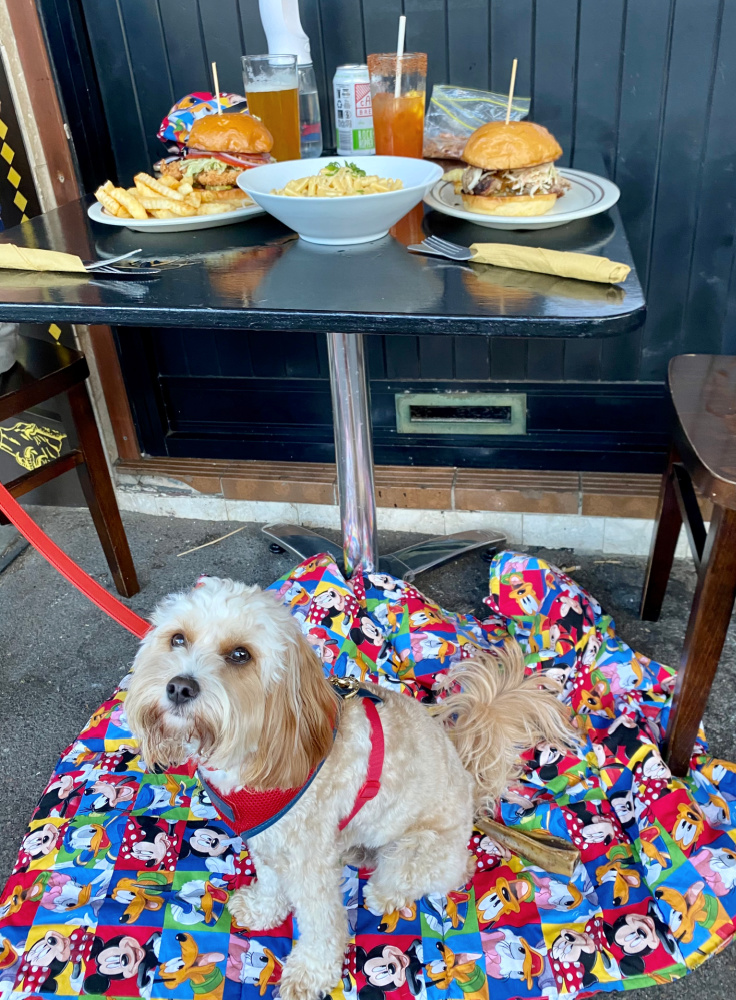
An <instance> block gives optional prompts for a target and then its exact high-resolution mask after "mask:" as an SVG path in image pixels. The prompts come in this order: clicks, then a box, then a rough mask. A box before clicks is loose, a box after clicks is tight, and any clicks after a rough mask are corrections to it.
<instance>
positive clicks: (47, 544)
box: [0, 483, 151, 639]
mask: <svg viewBox="0 0 736 1000" xmlns="http://www.w3.org/2000/svg"><path fill="white" fill-rule="evenodd" d="M0 510H1V511H2V512H3V514H5V516H6V517H7V519H8V520H9V521H11V522H12V523H13V524H14V525H15V526H16V528H17V529H18V531H19V532H20V533H21V535H23V537H24V538H26V539H27V540H28V541H29V542H30V543H31V545H32V546H33V547H34V549H36V551H37V552H40V553H41V555H42V556H43V557H44V559H46V560H47V561H48V562H50V563H51V565H52V566H53V567H54V569H56V570H58V571H59V572H60V573H61V575H62V576H63V577H66V579H67V580H68V581H69V583H71V584H72V585H73V586H75V587H76V588H77V590H79V591H81V593H83V594H84V596H85V597H88V598H89V599H90V601H92V603H93V604H96V605H97V607H98V608H100V609H101V610H102V611H104V612H105V614H107V615H109V616H110V617H111V618H114V619H115V621H116V622H117V623H118V625H122V626H123V628H127V630H128V631H129V632H132V633H133V635H134V636H136V637H137V638H138V639H142V638H143V636H144V635H145V634H146V633H147V632H148V631H149V630H150V628H151V626H150V624H149V623H148V622H147V621H146V620H145V618H141V617H140V615H137V614H136V613H135V611H132V610H131V609H130V608H128V607H126V606H125V605H124V604H123V603H122V601H119V600H118V599H117V597H113V595H112V594H111V593H109V592H108V591H107V590H105V588H104V587H101V586H100V584H99V583H97V581H96V580H93V579H92V577H91V576H89V575H88V574H87V573H85V572H84V570H83V569H82V568H81V567H80V566H77V564H76V563H75V562H74V560H73V559H71V558H70V557H69V556H68V555H67V554H66V553H65V552H62V550H61V549H60V548H59V546H58V545H57V544H56V543H55V542H52V541H51V539H50V538H49V536H48V535H47V534H46V532H45V531H42V530H41V529H40V528H39V526H38V525H37V524H36V522H35V521H34V520H33V519H32V518H31V517H29V515H28V514H27V513H26V512H25V511H24V510H23V508H22V507H21V505H20V504H19V503H18V501H17V500H15V499H13V497H12V496H11V495H10V493H9V492H8V491H7V490H6V489H5V487H4V486H3V484H2V483H0Z"/></svg>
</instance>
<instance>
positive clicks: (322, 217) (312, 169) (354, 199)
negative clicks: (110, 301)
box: [238, 156, 442, 246]
mask: <svg viewBox="0 0 736 1000" xmlns="http://www.w3.org/2000/svg"><path fill="white" fill-rule="evenodd" d="M336 160H337V161H338V162H339V163H340V164H341V165H342V164H343V163H344V162H345V161H346V160H348V161H349V162H350V163H355V164H356V165H357V166H358V167H360V168H361V169H362V170H365V172H366V174H368V175H371V174H377V175H378V176H379V177H385V178H391V179H393V180H400V181H401V182H402V184H403V187H402V188H400V189H399V190H398V191H383V192H381V193H379V194H356V195H345V196H342V197H338V198H310V197H304V196H297V197H293V196H288V195H280V194H272V191H274V190H278V189H280V188H283V187H285V185H286V184H288V182H289V181H292V180H297V179H298V178H300V177H308V176H309V175H311V174H318V173H319V172H320V170H321V169H322V167H326V166H327V164H328V163H334V162H335V161H336ZM441 176H442V167H440V166H438V165H437V164H436V163H430V162H428V161H427V160H415V159H411V158H410V157H406V156H350V157H344V156H321V157H318V158H316V159H314V160H285V161H284V162H283V163H269V164H266V165H265V166H263V167H253V168H252V169H251V170H246V171H244V173H242V174H241V175H240V177H239V178H238V185H239V186H240V187H241V188H242V189H243V191H246V192H247V193H248V194H249V195H250V196H251V198H252V199H253V201H255V202H256V204H258V205H260V206H261V208H263V209H265V210H266V211H267V212H269V213H270V214H271V215H273V216H274V217H275V218H277V219H278V220H279V221H280V222H283V223H284V225H286V226H289V228H290V229H293V230H294V231H295V232H296V233H298V234H299V236H301V238H302V239H303V240H308V241H309V242H310V243H327V244H333V245H337V246H339V245H343V246H344V245H345V244H349V243H369V242H370V241H371V240H379V239H381V237H382V236H385V235H386V233H387V232H388V231H389V229H390V228H391V226H393V225H394V223H396V222H398V221H399V219H401V218H403V216H405V215H406V213H407V212H410V211H411V210H412V208H414V206H415V205H418V204H419V202H420V201H422V199H423V198H424V196H425V194H426V193H427V192H428V191H429V189H430V188H431V187H432V185H433V184H436V183H437V181H438V180H439V179H440V177H441Z"/></svg>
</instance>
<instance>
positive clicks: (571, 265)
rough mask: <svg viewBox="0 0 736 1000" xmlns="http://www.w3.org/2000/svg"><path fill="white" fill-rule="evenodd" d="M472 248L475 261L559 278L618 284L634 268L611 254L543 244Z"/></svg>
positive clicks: (475, 262)
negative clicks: (546, 247)
mask: <svg viewBox="0 0 736 1000" xmlns="http://www.w3.org/2000/svg"><path fill="white" fill-rule="evenodd" d="M470 249H471V250H474V251H475V257H473V259H472V263H473V264H495V265H496V266H497V267H513V268H515V269H516V270H517V271H537V272H539V273H540V274H557V275H559V277H560V278H578V279H579V280H581V281H598V282H607V283H608V284H617V283H618V282H619V281H625V280H626V278H627V277H628V274H629V271H630V270H631V268H630V267H629V266H628V264H617V263H616V261H615V260H609V259H608V257H591V255H590V254H587V253H567V252H562V251H560V250H543V249H542V248H541V247H519V246H515V245H514V244H513V243H473V244H472V245H471V247H470Z"/></svg>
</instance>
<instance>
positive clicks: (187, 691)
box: [166, 676, 199, 705]
mask: <svg viewBox="0 0 736 1000" xmlns="http://www.w3.org/2000/svg"><path fill="white" fill-rule="evenodd" d="M166 694H167V696H168V699H169V701H170V702H171V703H172V704H173V705H183V704H184V703H185V702H187V701H194V699H195V698H196V697H197V695H198V694H199V684H197V682H196V681H195V679H194V678H193V677H184V676H177V677H172V678H171V680H170V681H169V683H168V684H167V685H166Z"/></svg>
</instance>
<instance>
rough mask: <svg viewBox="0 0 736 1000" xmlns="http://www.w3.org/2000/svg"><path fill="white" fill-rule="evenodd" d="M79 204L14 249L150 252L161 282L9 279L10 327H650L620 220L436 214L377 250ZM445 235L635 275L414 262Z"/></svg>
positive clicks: (418, 212)
mask: <svg viewBox="0 0 736 1000" xmlns="http://www.w3.org/2000/svg"><path fill="white" fill-rule="evenodd" d="M86 208H87V203H86V202H82V201H79V202H73V203H72V204H69V205H66V206H65V207H64V208H61V209H57V210H55V211H52V212H48V213H46V214H44V215H41V216H38V217H37V218H35V219H32V220H31V221H30V222H26V223H24V224H23V225H21V226H17V227H15V228H13V229H8V230H6V231H5V232H4V233H2V234H0V241H2V242H8V243H16V244H18V245H19V246H29V247H42V248H47V249H51V250H61V251H66V252H69V253H76V254H78V255H79V256H80V257H82V258H83V259H85V260H89V259H99V258H103V257H112V256H116V255H118V254H121V253H124V252H125V251H127V250H133V249H135V248H137V247H142V248H143V254H142V255H141V258H142V259H144V260H145V261H157V262H160V263H159V264H158V265H157V266H161V267H162V268H163V272H162V274H161V276H160V277H159V278H156V279H153V280H149V281H143V280H140V281H131V280H126V281H111V280H109V279H100V278H97V279H95V278H93V277H92V276H89V277H87V276H83V275H82V276H77V275H72V274H51V273H27V272H19V271H9V270H0V320H14V321H18V322H21V321H22V322H29V323H32V322H51V321H55V322H77V323H105V324H111V325H121V326H144V327H145V326H149V327H157V326H177V327H200V328H202V327H208V328H230V329H256V330H282V331H290V330H295V331H299V330H310V331H332V332H341V331H342V332H362V333H384V334H484V335H488V336H505V337H509V336H511V337H513V336H525V337H528V336H534V337H540V336H541V337H544V336H550V337H601V336H611V335H614V334H619V333H623V332H625V331H628V330H632V329H634V328H636V327H638V326H640V325H641V323H642V322H643V320H644V312H645V304H644V297H643V294H642V290H641V285H640V283H639V279H638V277H637V274H636V270H635V269H633V260H632V258H631V252H630V249H629V245H628V242H627V239H626V234H625V232H624V229H623V225H622V223H621V218H620V215H619V213H618V210H617V209H616V208H614V209H613V210H612V211H610V212H606V213H604V214H602V215H598V216H594V217H593V218H590V219H585V220H581V221H578V222H573V223H568V224H567V225H565V226H560V227H557V228H554V229H546V230H539V231H534V232H532V231H530V232H505V231H501V230H494V229H486V228H482V227H479V226H475V225H472V224H469V223H465V222H462V221H460V220H457V219H452V218H449V217H448V216H445V215H442V214H440V213H438V212H434V211H428V212H426V213H424V211H423V208H422V206H417V208H416V209H415V210H414V211H413V213H411V214H410V215H409V216H406V218H405V219H403V220H402V221H401V222H400V223H399V224H398V226H397V227H394V230H392V235H389V236H386V237H384V238H383V239H382V240H379V241H377V242H375V243H369V244H363V245H360V246H352V247H324V246H316V245H314V244H310V243H305V242H304V241H302V240H299V239H298V238H297V237H296V236H295V235H294V233H292V232H291V231H290V230H288V229H287V228H286V227H285V226H283V225H282V224H281V223H279V222H277V221H276V220H275V219H273V218H271V217H270V216H267V215H262V216H255V217H252V218H251V219H249V220H246V221H245V222H242V223H239V224H235V225H229V226H221V227H218V228H215V229H205V230H200V231H198V232H186V233H160V234H155V233H135V232H132V231H131V230H128V229H122V228H117V227H112V226H105V225H102V224H98V223H93V222H91V220H90V219H89V218H88V217H87V212H86ZM428 233H435V234H437V235H438V236H443V237H445V238H446V239H449V240H452V241H453V242H455V243H459V244H462V245H465V246H469V245H470V244H471V243H474V242H499V243H517V244H523V245H527V246H542V247H546V248H548V249H555V250H576V251H582V252H585V253H593V254H600V255H603V256H606V257H610V258H611V259H612V260H616V261H621V262H623V263H626V264H629V265H630V266H631V267H632V272H631V274H630V275H629V277H628V279H627V280H626V282H625V284H624V285H620V286H618V285H599V284H594V283H591V282H583V281H574V280H570V279H561V278H555V277H553V276H550V275H544V274H532V273H529V272H524V271H512V270H509V269H506V268H497V267H491V266H489V265H484V264H476V265H462V264H456V263H453V262H451V261H444V260H440V259H433V258H429V257H423V256H418V255H414V254H410V253H409V252H408V251H407V250H406V249H405V246H404V244H409V243H415V242H420V240H421V239H422V238H423V235H426V234H428Z"/></svg>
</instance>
